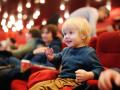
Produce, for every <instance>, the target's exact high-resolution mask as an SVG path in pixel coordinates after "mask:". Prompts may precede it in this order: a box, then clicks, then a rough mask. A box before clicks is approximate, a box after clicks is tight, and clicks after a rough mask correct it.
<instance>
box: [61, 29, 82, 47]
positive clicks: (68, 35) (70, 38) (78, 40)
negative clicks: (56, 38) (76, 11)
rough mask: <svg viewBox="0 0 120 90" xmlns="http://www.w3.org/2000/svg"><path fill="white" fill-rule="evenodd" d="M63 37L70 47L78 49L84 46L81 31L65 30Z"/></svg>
mask: <svg viewBox="0 0 120 90" xmlns="http://www.w3.org/2000/svg"><path fill="white" fill-rule="evenodd" d="M63 35H64V39H63V41H64V43H65V44H66V45H67V46H68V47H74V48H78V47H81V46H82V44H83V43H82V35H80V32H79V30H76V29H74V28H65V30H64V31H63Z"/></svg>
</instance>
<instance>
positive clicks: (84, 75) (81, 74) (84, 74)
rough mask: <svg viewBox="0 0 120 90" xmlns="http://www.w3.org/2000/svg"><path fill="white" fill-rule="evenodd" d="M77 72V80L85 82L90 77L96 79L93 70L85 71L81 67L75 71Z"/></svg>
mask: <svg viewBox="0 0 120 90" xmlns="http://www.w3.org/2000/svg"><path fill="white" fill-rule="evenodd" d="M75 74H76V82H78V83H79V82H84V81H87V80H89V79H94V73H93V72H92V71H89V72H88V71H85V70H83V69H79V70H77V71H75Z"/></svg>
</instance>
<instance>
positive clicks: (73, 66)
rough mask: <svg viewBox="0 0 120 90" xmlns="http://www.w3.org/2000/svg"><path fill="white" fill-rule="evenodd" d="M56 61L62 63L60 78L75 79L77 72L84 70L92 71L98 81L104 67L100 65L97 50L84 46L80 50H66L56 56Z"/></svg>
mask: <svg viewBox="0 0 120 90" xmlns="http://www.w3.org/2000/svg"><path fill="white" fill-rule="evenodd" d="M54 60H60V61H61V67H62V68H61V70H60V74H59V77H61V78H73V79H75V78H76V76H75V71H76V70H78V69H84V70H86V71H92V72H93V73H94V76H95V77H94V78H95V79H98V77H99V75H100V73H101V71H102V70H103V67H102V66H101V64H100V63H99V60H98V58H97V56H96V53H95V50H94V49H93V48H91V47H88V46H84V47H80V48H70V47H68V48H65V49H63V51H62V52H60V53H58V54H55V58H54Z"/></svg>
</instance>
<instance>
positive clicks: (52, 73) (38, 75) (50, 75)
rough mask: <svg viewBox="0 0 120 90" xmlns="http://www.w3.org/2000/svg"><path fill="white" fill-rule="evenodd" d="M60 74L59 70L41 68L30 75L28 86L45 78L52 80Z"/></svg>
mask: <svg viewBox="0 0 120 90" xmlns="http://www.w3.org/2000/svg"><path fill="white" fill-rule="evenodd" d="M57 76H58V71H57V70H49V69H48V70H47V69H46V70H40V71H38V72H35V73H33V74H32V75H30V77H29V80H28V88H30V87H31V86H33V85H34V84H36V83H37V82H41V81H44V80H51V79H55V78H57Z"/></svg>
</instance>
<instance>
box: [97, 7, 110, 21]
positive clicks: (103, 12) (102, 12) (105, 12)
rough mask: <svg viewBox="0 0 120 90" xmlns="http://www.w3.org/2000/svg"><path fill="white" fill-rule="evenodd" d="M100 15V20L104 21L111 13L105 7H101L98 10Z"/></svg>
mask: <svg viewBox="0 0 120 90" xmlns="http://www.w3.org/2000/svg"><path fill="white" fill-rule="evenodd" d="M98 14H99V19H98V20H100V21H102V20H104V19H106V18H107V17H109V14H110V11H109V10H108V9H107V8H106V7H105V6H101V7H100V8H98Z"/></svg>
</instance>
